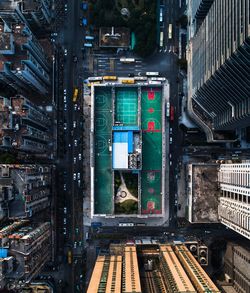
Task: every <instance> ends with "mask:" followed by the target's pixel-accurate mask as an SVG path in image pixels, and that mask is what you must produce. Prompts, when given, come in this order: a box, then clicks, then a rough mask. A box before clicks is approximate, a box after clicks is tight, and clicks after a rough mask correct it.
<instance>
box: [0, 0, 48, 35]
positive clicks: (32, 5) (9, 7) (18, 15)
mask: <svg viewBox="0 0 250 293" xmlns="http://www.w3.org/2000/svg"><path fill="white" fill-rule="evenodd" d="M51 2H52V1H51V0H15V1H12V0H4V1H0V17H1V18H2V19H3V20H4V21H5V22H6V23H7V24H9V25H10V24H12V23H13V22H14V23H18V22H20V21H23V22H25V23H26V24H28V25H29V26H30V28H31V29H33V30H34V32H36V33H37V31H39V29H42V30H43V31H44V30H46V29H47V28H48V26H50V24H51V19H52V11H51V4H52V3H51Z"/></svg>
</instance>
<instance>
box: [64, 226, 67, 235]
mask: <svg viewBox="0 0 250 293" xmlns="http://www.w3.org/2000/svg"><path fill="white" fill-rule="evenodd" d="M66 234H67V230H66V227H63V235H66Z"/></svg>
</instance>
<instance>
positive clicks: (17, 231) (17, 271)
mask: <svg viewBox="0 0 250 293" xmlns="http://www.w3.org/2000/svg"><path fill="white" fill-rule="evenodd" d="M0 247H1V251H2V255H1V258H0V271H1V273H0V278H1V283H0V284H1V288H3V287H4V286H5V285H6V284H7V283H8V282H10V283H11V285H12V286H13V285H14V284H15V283H17V282H19V281H20V280H22V281H25V282H30V281H31V279H32V278H33V277H35V276H36V275H37V274H38V273H39V272H40V271H41V269H42V267H43V266H44V264H45V263H46V262H47V261H48V260H49V259H50V256H51V226H50V223H48V222H45V223H42V224H39V225H37V226H31V225H29V222H28V221H17V222H14V223H12V224H10V225H8V226H6V227H4V228H3V229H1V230H0ZM4 254H5V255H4Z"/></svg>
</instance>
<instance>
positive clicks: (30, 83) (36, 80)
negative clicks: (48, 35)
mask: <svg viewBox="0 0 250 293" xmlns="http://www.w3.org/2000/svg"><path fill="white" fill-rule="evenodd" d="M0 34H1V39H0V81H1V82H2V83H4V84H6V85H8V86H10V87H12V88H13V89H15V90H17V91H18V93H27V92H28V93H29V89H30V90H35V91H36V92H38V93H40V94H42V95H44V96H46V95H48V93H49V88H50V64H49V62H48V59H47V57H46V54H45V52H44V49H43V48H42V46H41V45H40V44H39V42H38V41H37V40H36V39H35V37H34V35H33V34H32V33H31V31H30V30H29V28H28V27H27V26H26V25H25V24H23V23H21V22H20V23H18V24H12V25H11V26H7V24H4V23H0Z"/></svg>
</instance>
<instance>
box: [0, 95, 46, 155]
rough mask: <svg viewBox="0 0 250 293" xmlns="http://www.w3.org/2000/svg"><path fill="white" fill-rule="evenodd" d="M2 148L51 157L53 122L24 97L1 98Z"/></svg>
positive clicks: (0, 137)
mask: <svg viewBox="0 0 250 293" xmlns="http://www.w3.org/2000/svg"><path fill="white" fill-rule="evenodd" d="M0 121H1V122H2V123H1V125H2V127H1V128H0V147H1V148H4V149H17V150H21V151H26V152H31V153H36V154H42V155H45V154H47V155H49V150H50V149H49V145H48V144H49V142H50V141H51V133H50V128H51V120H50V119H49V117H48V115H47V113H46V112H45V111H43V110H41V109H40V108H39V107H37V106H35V105H34V104H33V103H31V102H30V101H29V100H28V99H26V98H25V97H23V96H15V97H12V98H10V99H7V98H3V97H0Z"/></svg>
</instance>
